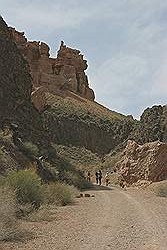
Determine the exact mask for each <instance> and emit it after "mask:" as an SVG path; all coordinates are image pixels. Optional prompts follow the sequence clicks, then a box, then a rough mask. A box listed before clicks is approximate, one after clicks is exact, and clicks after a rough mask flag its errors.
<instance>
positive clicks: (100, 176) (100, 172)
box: [98, 170, 102, 186]
mask: <svg viewBox="0 0 167 250" xmlns="http://www.w3.org/2000/svg"><path fill="white" fill-rule="evenodd" d="M98 179H99V185H100V186H101V180H102V171H101V170H99V178H98Z"/></svg>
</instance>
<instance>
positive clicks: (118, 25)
mask: <svg viewBox="0 0 167 250" xmlns="http://www.w3.org/2000/svg"><path fill="white" fill-rule="evenodd" d="M0 6H1V13H0V14H1V15H2V16H3V18H4V19H5V21H6V22H7V24H8V25H10V26H14V27H15V28H16V29H17V30H19V31H24V32H25V34H26V36H27V38H28V40H37V41H44V42H46V43H47V44H48V45H49V46H50V48H51V54H52V56H56V52H57V50H58V47H59V44H60V41H61V40H64V41H65V43H66V45H67V46H69V47H73V48H76V49H79V50H81V52H82V53H83V54H84V56H85V58H86V59H87V60H88V65H89V68H88V70H87V72H86V73H87V75H88V77H89V83H90V87H91V88H93V90H94V91H95V94H96V101H97V102H99V103H101V104H103V105H105V106H107V107H108V108H110V109H111V110H115V111H118V112H120V113H124V114H132V115H133V116H134V117H139V116H140V115H141V113H142V111H143V110H144V109H145V108H147V107H151V106H153V105H155V104H161V105H164V104H167V81H166V79H167V0H45V1H42V0H41V1H40V0H0Z"/></svg>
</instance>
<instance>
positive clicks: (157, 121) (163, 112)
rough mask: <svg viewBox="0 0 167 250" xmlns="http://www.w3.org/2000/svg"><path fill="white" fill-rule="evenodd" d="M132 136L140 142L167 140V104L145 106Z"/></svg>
mask: <svg viewBox="0 0 167 250" xmlns="http://www.w3.org/2000/svg"><path fill="white" fill-rule="evenodd" d="M132 138H133V139H134V140H135V141H137V142H138V143H140V144H143V143H146V142H152V141H156V140H159V141H162V142H167V105H166V106H161V105H159V106H153V107H152V108H147V109H146V110H145V111H144V112H143V114H142V115H141V119H140V123H138V126H137V127H136V128H135V130H134V131H133V133H132Z"/></svg>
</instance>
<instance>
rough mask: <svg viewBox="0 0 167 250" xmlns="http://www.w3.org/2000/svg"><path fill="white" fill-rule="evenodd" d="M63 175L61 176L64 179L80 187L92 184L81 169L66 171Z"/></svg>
mask: <svg viewBox="0 0 167 250" xmlns="http://www.w3.org/2000/svg"><path fill="white" fill-rule="evenodd" d="M62 175H63V177H62V178H60V179H61V180H62V181H64V182H66V183H67V184H69V185H73V186H75V187H76V188H78V189H83V188H87V187H89V185H90V183H88V182H87V181H86V179H85V178H84V176H83V175H82V174H81V173H80V172H79V171H73V172H72V171H64V172H63V173H62Z"/></svg>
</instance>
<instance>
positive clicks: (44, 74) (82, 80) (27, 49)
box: [10, 28, 95, 109]
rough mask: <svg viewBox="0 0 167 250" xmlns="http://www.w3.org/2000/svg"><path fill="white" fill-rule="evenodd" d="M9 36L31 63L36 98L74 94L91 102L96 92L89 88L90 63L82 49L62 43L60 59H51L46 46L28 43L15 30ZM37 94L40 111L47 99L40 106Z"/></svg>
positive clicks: (38, 43) (58, 57) (11, 30)
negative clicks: (43, 95)
mask: <svg viewBox="0 0 167 250" xmlns="http://www.w3.org/2000/svg"><path fill="white" fill-rule="evenodd" d="M10 35H11V37H12V39H13V40H14V41H15V42H16V44H17V47H18V48H19V50H20V51H21V52H22V54H23V55H24V56H25V58H26V60H27V61H28V64H29V66H30V72H31V76H32V79H33V86H34V91H35V93H36V95H37V96H39V94H38V91H40V93H41V91H42V90H43V91H44V92H45V91H48V92H50V93H52V94H58V93H61V92H65V91H72V92H74V93H76V94H77V95H80V96H82V97H84V98H86V99H88V100H91V101H93V100H94V98H95V96H94V92H93V90H92V89H90V88H89V83H88V78H87V75H86V74H85V70H86V69H87V67H88V66H87V61H86V60H84V58H83V55H82V54H81V53H80V51H79V50H76V49H71V48H69V47H67V46H66V45H65V44H64V42H63V41H62V42H61V45H60V49H59V51H58V54H57V58H51V57H50V54H49V50H50V49H49V46H48V45H47V44H46V43H43V42H37V41H33V42H30V41H27V38H26V37H25V36H24V32H18V31H16V30H15V29H14V28H10ZM40 88H42V90H41V89H40ZM36 95H33V100H34V103H35V104H37V108H38V109H39V107H40V104H42V105H44V103H45V99H43V103H41V102H40V103H37V98H36ZM42 108H43V106H42V107H41V109H42Z"/></svg>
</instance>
